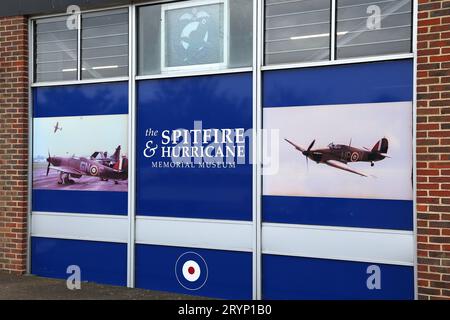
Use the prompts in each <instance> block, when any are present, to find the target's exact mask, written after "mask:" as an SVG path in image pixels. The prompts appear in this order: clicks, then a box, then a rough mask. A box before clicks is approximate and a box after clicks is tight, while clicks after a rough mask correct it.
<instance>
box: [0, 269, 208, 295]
mask: <svg viewBox="0 0 450 320" xmlns="http://www.w3.org/2000/svg"><path fill="white" fill-rule="evenodd" d="M185 299H189V300H195V299H201V298H199V297H194V296H187V295H182V294H173V293H168V292H161V291H151V290H142V289H129V288H124V287H115V286H108V285H100V284H95V283H86V282H83V283H82V284H81V289H80V290H69V289H67V287H66V281H65V280H59V279H48V278H41V277H36V276H31V275H23V276H18V275H11V274H8V273H5V272H0V300H185Z"/></svg>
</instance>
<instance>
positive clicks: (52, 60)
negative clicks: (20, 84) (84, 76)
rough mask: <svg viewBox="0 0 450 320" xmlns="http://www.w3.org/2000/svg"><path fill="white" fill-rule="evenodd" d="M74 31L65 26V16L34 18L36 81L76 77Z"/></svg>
mask: <svg viewBox="0 0 450 320" xmlns="http://www.w3.org/2000/svg"><path fill="white" fill-rule="evenodd" d="M77 34H78V32H77V30H76V29H69V28H68V26H67V17H58V18H49V19H40V20H36V22H35V34H34V42H35V52H34V61H35V67H34V72H35V79H34V80H35V81H36V82H43V81H63V80H76V79H77Z"/></svg>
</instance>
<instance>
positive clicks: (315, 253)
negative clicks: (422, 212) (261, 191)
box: [262, 223, 414, 266]
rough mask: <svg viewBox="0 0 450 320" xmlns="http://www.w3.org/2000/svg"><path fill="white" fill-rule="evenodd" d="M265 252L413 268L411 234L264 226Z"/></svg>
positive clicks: (329, 228) (374, 230) (305, 226)
mask: <svg viewBox="0 0 450 320" xmlns="http://www.w3.org/2000/svg"><path fill="white" fill-rule="evenodd" d="M262 236H263V239H262V244H263V248H262V250H263V253H265V254H275V255H286V256H298V257H311V258H321V259H334V260H348V261H359V262H374V263H386V264H396V265H406V266H413V265H414V234H413V232H412V231H397V230H382V229H365V228H345V227H324V226H307V225H291V224H277V223H263V227H262Z"/></svg>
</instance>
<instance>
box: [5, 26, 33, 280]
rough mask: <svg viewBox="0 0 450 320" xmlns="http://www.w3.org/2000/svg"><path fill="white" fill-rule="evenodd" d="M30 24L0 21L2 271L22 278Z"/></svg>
mask: <svg viewBox="0 0 450 320" xmlns="http://www.w3.org/2000/svg"><path fill="white" fill-rule="evenodd" d="M27 39H28V25H27V19H26V18H25V17H8V18H0V270H7V271H9V272H14V273H23V272H25V268H26V245H27V221H26V217H27V162H28V48H27Z"/></svg>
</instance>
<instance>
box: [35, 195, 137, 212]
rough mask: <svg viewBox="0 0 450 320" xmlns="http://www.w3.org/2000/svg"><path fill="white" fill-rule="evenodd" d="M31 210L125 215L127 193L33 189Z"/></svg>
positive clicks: (126, 210)
mask: <svg viewBox="0 0 450 320" xmlns="http://www.w3.org/2000/svg"><path fill="white" fill-rule="evenodd" d="M32 199H33V204H32V210H33V211H44V212H72V213H93V214H114V215H127V212H128V193H127V192H115V191H111V192H108V191H101V192H100V191H69V190H64V191H59V190H36V189H34V190H33V198H32Z"/></svg>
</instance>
